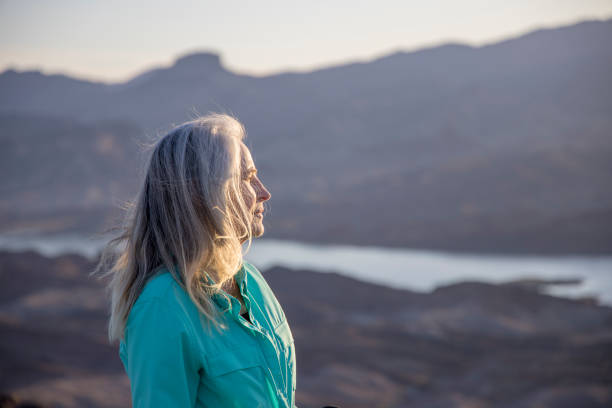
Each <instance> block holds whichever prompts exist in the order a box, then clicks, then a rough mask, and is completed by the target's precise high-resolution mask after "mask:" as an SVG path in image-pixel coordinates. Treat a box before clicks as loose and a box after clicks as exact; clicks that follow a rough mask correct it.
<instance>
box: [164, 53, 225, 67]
mask: <svg viewBox="0 0 612 408" xmlns="http://www.w3.org/2000/svg"><path fill="white" fill-rule="evenodd" d="M174 68H178V69H181V70H182V69H185V70H189V71H207V72H210V71H214V70H223V67H222V66H221V58H220V57H219V54H216V53H212V52H198V53H193V54H188V55H184V56H182V57H180V58H178V59H177V60H176V62H175V63H174Z"/></svg>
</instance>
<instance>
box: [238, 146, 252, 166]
mask: <svg viewBox="0 0 612 408" xmlns="http://www.w3.org/2000/svg"><path fill="white" fill-rule="evenodd" d="M240 158H241V159H240V164H241V167H242V170H243V171H247V170H249V169H250V168H254V167H255V163H253V157H252V156H251V152H250V151H249V148H248V147H246V145H245V144H244V143H240Z"/></svg>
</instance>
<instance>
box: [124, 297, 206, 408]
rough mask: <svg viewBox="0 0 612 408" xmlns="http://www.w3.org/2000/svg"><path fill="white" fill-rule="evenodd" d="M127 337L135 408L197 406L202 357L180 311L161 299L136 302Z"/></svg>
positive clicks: (129, 371) (129, 321)
mask: <svg viewBox="0 0 612 408" xmlns="http://www.w3.org/2000/svg"><path fill="white" fill-rule="evenodd" d="M125 340H126V351H127V373H128V377H129V378H130V387H131V391H132V407H133V408H145V407H146V408H150V407H165V408H173V407H181V408H183V407H193V406H194V405H195V400H196V393H197V388H198V384H199V367H198V365H199V363H198V361H199V359H197V358H196V355H195V350H194V348H193V347H192V346H191V344H192V339H190V335H189V330H188V328H187V326H186V325H185V324H184V323H183V320H182V319H181V316H180V315H178V313H172V311H171V309H170V308H169V306H168V305H166V304H165V303H164V302H163V301H162V300H161V299H153V300H148V301H146V302H143V303H141V304H136V305H135V306H134V308H133V310H132V311H131V312H130V319H129V320H128V324H127V327H126V337H125Z"/></svg>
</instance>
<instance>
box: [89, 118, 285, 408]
mask: <svg viewBox="0 0 612 408" xmlns="http://www.w3.org/2000/svg"><path fill="white" fill-rule="evenodd" d="M244 137H245V130H244V127H243V126H242V125H241V124H240V122H238V121H237V120H236V119H234V118H232V117H230V116H227V115H221V114H211V115H208V116H205V117H201V118H199V119H196V120H193V121H190V122H187V123H184V124H182V125H181V126H178V127H176V128H175V129H174V130H172V131H171V132H170V133H168V134H167V135H166V136H164V137H163V138H161V140H159V141H158V142H157V143H156V144H155V145H154V149H153V152H152V155H151V157H150V160H149V163H148V167H147V170H146V174H145V180H144V183H143V185H142V188H141V190H140V192H139V194H138V196H137V199H136V202H135V204H134V205H133V206H132V207H131V209H130V211H129V213H128V217H127V220H126V224H125V227H124V229H123V233H122V234H121V235H120V236H118V237H117V238H115V239H114V240H112V241H111V242H110V243H109V245H108V247H107V249H106V251H105V253H104V256H103V257H102V259H101V261H100V264H99V265H98V268H97V269H96V270H97V271H100V270H107V268H106V267H105V265H108V266H109V268H108V272H106V274H108V275H110V276H111V277H112V279H111V281H110V285H109V287H110V291H111V293H112V307H111V317H110V322H109V337H110V339H111V341H113V340H120V348H119V349H120V351H119V354H120V358H121V361H122V362H123V365H124V367H125V370H126V372H127V374H128V376H129V378H130V385H131V391H132V403H133V406H134V408H140V407H181V408H183V407H293V406H294V404H295V402H294V401H295V399H294V396H295V378H296V377H295V374H296V372H295V350H294V343H293V337H292V335H291V331H290V329H289V326H288V324H287V320H286V318H285V315H284V313H283V310H282V308H281V307H280V305H279V303H278V301H277V300H276V298H275V297H274V295H273V293H272V291H271V290H270V287H269V286H268V285H267V284H266V281H265V280H264V278H263V276H262V275H261V273H260V272H259V271H258V270H257V269H256V268H255V267H254V266H253V265H251V264H249V263H247V262H245V261H243V259H242V247H243V244H245V243H247V247H248V245H250V242H251V238H252V237H258V236H260V235H262V234H263V232H264V226H263V210H264V207H263V204H264V203H265V202H266V201H268V200H269V199H270V193H269V192H268V190H266V188H265V187H264V185H263V184H262V182H261V180H260V179H259V178H258V175H257V169H256V168H255V165H254V163H253V159H252V157H251V154H250V152H249V149H248V148H247V147H246V146H245V144H244V143H243V139H244ZM117 248H121V250H120V251H119V252H118V256H117V255H114V254H117Z"/></svg>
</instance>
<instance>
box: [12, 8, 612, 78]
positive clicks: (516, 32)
mask: <svg viewBox="0 0 612 408" xmlns="http://www.w3.org/2000/svg"><path fill="white" fill-rule="evenodd" d="M479 2H480V0H472V2H471V3H470V4H467V5H465V7H462V8H460V9H458V10H456V12H459V11H461V12H462V13H463V17H464V19H465V21H464V20H461V19H460V17H461V15H459V16H458V17H459V18H457V19H454V20H452V21H447V22H446V23H447V24H445V22H444V21H442V22H440V21H438V20H436V22H438V24H437V26H438V28H436V27H435V26H436V24H433V23H429V24H427V23H425V22H423V23H421V22H420V20H422V19H425V20H427V18H432V16H431V15H430V16H427V14H428V13H429V14H432V15H433V16H436V18H439V19H442V17H440V16H439V15H437V14H436V13H438V11H437V9H428V8H427V7H429V6H422V7H421V8H416V7H413V8H408V10H404V11H409V12H410V14H409V16H408V17H405V16H400V17H397V18H396V20H390V21H391V22H390V23H389V24H388V25H389V27H391V28H389V29H388V30H391V31H388V30H387V28H386V26H385V27H380V26H378V27H376V26H375V24H374V23H373V24H372V30H370V31H369V32H365V33H364V32H362V31H363V26H362V25H360V23H363V22H366V23H370V22H371V21H375V20H376V19H379V20H385V19H391V18H392V15H389V12H390V11H391V12H395V11H397V10H399V11H401V7H399V6H398V7H395V8H390V11H389V9H385V8H384V7H379V8H376V11H377V14H375V15H373V16H370V15H364V13H365V12H364V11H363V10H361V12H362V13H361V14H359V12H357V11H355V10H351V12H352V14H347V12H345V9H343V8H337V9H336V10H327V9H326V10H325V11H326V12H329V16H327V15H326V17H325V18H327V20H329V21H327V23H328V25H330V27H326V28H327V29H328V31H329V30H330V29H333V30H335V31H331V32H328V35H327V37H329V41H327V40H328V38H327V37H326V34H325V30H323V29H322V30H321V33H319V34H318V36H319V37H321V38H319V39H316V38H314V39H313V38H310V36H307V37H300V35H303V31H308V30H311V29H312V28H313V24H312V23H313V22H314V23H316V24H320V23H321V21H320V20H321V19H322V17H321V16H319V15H318V14H317V15H316V17H313V16H312V15H309V14H308V13H310V14H312V13H314V12H317V11H320V10H314V11H313V8H307V7H306V8H304V7H303V10H302V9H301V10H300V12H303V13H304V14H305V15H306V17H303V16H302V15H301V14H298V15H293V14H291V13H294V14H295V12H294V11H289V10H282V9H280V8H279V7H280V6H279V7H277V8H276V9H275V8H272V9H271V10H273V11H272V14H274V13H276V14H275V15H273V16H272V17H270V16H267V15H265V13H264V15H265V17H264V15H262V12H264V11H266V9H265V8H264V7H260V8H256V9H255V10H251V12H253V13H254V18H252V19H249V18H246V20H245V19H244V17H242V16H237V17H236V19H237V20H236V21H237V23H242V24H237V25H239V26H240V30H233V29H232V27H229V28H228V27H226V26H228V24H223V23H219V22H218V21H212V22H207V23H206V24H210V26H211V27H212V28H211V27H208V26H206V25H205V24H203V27H196V28H197V30H196V31H193V28H192V27H185V24H183V27H179V28H182V30H177V31H180V33H179V34H180V35H183V37H185V36H186V37H188V38H187V39H188V40H185V38H182V37H181V38H178V39H175V38H166V37H164V36H163V35H162V37H159V36H158V38H157V42H156V37H155V36H154V35H152V34H151V33H147V35H149V34H151V38H149V37H146V38H145V39H146V40H147V41H146V42H143V43H142V44H143V45H144V46H145V47H144V48H145V50H144V51H142V50H140V49H139V47H136V46H135V45H137V44H128V45H125V46H123V45H122V43H123V42H127V43H129V42H134V41H135V42H136V43H138V42H139V41H141V42H142V41H143V39H142V38H135V39H132V38H130V35H133V36H135V37H138V36H139V35H140V36H142V35H143V34H142V33H140V32H139V31H138V27H137V26H134V27H132V26H130V27H129V29H130V30H131V31H128V32H125V30H124V31H122V30H121V29H117V33H106V32H104V33H102V32H100V33H96V30H95V29H91V30H90V29H89V26H86V25H87V21H83V22H81V24H82V27H81V28H82V30H81V33H80V34H83V37H85V38H83V39H79V40H74V41H76V43H74V44H76V45H74V44H73V45H70V44H69V40H70V41H72V37H78V36H74V35H73V34H72V33H63V34H62V33H61V32H59V34H58V33H57V32H55V31H53V30H56V31H57V30H59V28H64V27H63V26H62V24H64V25H65V24H67V23H68V22H71V23H75V21H74V19H76V18H77V17H79V12H80V11H79V10H76V11H74V10H73V9H78V7H77V6H78V5H79V4H77V5H76V6H75V5H73V6H74V7H73V8H72V9H69V11H70V12H71V13H72V14H74V15H71V16H69V17H68V20H67V21H62V18H63V19H64V20H66V17H65V16H63V15H62V16H60V14H61V13H62V12H66V11H67V10H68V9H67V6H68V5H69V4H70V3H71V2H70V1H66V2H63V3H62V4H60V5H56V4H51V3H49V4H47V3H45V2H43V3H41V4H42V7H39V9H40V10H39V9H36V10H34V9H33V8H32V7H31V6H30V5H23V6H22V5H21V4H20V3H14V2H3V3H1V4H0V10H2V11H3V13H2V14H3V15H4V18H5V19H6V20H10V21H8V24H4V28H0V34H2V35H0V50H1V51H2V52H0V72H6V71H8V70H14V71H17V72H31V71H38V72H41V73H43V74H45V75H64V76H67V77H70V78H74V79H79V80H84V81H91V82H99V83H106V84H113V83H124V82H127V81H129V80H130V79H133V78H135V77H136V76H138V75H140V74H142V73H144V72H147V71H150V70H151V69H155V68H166V67H170V66H172V65H173V63H174V62H175V61H176V60H177V59H178V58H180V57H182V56H186V55H191V54H195V53H200V52H209V53H214V54H217V55H219V56H220V59H221V63H222V66H223V67H224V68H225V69H226V70H227V71H230V72H233V73H235V74H239V75H247V76H253V77H267V76H272V75H278V74H284V73H308V72H313V71H317V70H321V69H326V68H331V67H336V66H342V65H347V64H353V63H367V62H371V61H374V60H377V59H379V58H383V57H386V56H389V55H392V54H394V53H398V52H402V53H412V52H417V51H420V50H423V49H429V48H436V47H439V46H443V45H447V44H461V45H465V46H469V47H475V48H479V47H482V46H487V45H491V44H495V43H499V42H503V41H507V40H512V39H515V38H519V37H521V36H524V35H526V34H528V33H531V32H534V31H538V30H546V29H555V28H560V27H566V26H571V25H575V24H579V23H582V22H586V21H607V20H609V19H611V18H612V3H611V4H607V2H603V1H600V0H592V1H590V2H589V3H588V4H581V5H580V7H577V6H576V5H575V4H572V2H565V3H563V2H561V3H560V2H554V3H555V4H554V5H553V4H551V5H538V6H531V5H529V4H528V3H520V4H518V3H517V4H513V5H512V6H505V7H501V6H500V7H497V8H496V7H492V6H490V5H488V9H487V7H484V9H485V10H484V11H483V10H481V9H483V7H482V4H480V3H479ZM103 4H104V5H101V3H96V4H94V5H93V6H94V7H97V8H98V12H106V13H109V12H110V13H111V15H106V16H104V15H102V16H101V17H100V16H96V17H94V20H92V21H89V23H90V25H91V24H93V23H96V24H102V26H104V28H105V29H106V26H105V25H104V24H105V23H104V20H105V18H107V19H110V21H111V22H112V23H117V22H121V21H120V18H119V17H117V15H116V8H112V7H106V3H103ZM504 4H505V3H504ZM131 5H132V4H131ZM49 6H53V7H49ZM132 6H133V5H132ZM155 6H159V4H156V5H155ZM196 6H198V5H195V6H193V7H192V8H193V9H194V10H195V9H196V8H197V7H196ZM20 7H21V9H20ZM28 7H30V10H24V9H27V8H28ZM212 7H223V6H212ZM312 7H315V6H312ZM364 7H365V6H364ZM445 7H446V8H447V9H450V8H452V7H454V5H445ZM157 8H159V7H157ZM7 9H8V10H7ZM84 10H85V9H84ZM206 10H208V9H206ZM279 10H280V11H279ZM7 11H8V13H7ZM124 11H125V16H124V15H121V18H123V19H124V20H125V21H129V22H130V23H132V21H130V13H141V12H142V10H141V9H140V8H138V7H136V8H134V9H133V10H130V9H127V10H124ZM161 11H165V12H167V13H171V12H174V11H175V9H172V10H167V9H164V10H161ZM215 11H217V12H219V13H218V14H221V15H222V14H223V13H228V12H229V11H227V10H212V12H211V13H213V14H214V12H215ZM370 11H371V10H370ZM83 12H84V11H83ZM88 12H89V11H88ZM157 12H160V10H157ZM11 13H12V14H13V15H11ZM20 13H21V14H20ZM31 13H34V14H33V15H30V14H31ZM37 13H38V14H37ZM45 13H51V14H53V13H55V14H56V17H57V18H55V19H53V18H47V14H45ZM334 13H335V14H334ZM385 13H386V14H385ZM194 14H197V13H196V12H195V11H194ZM366 14H367V13H366ZM397 14H401V13H399V12H398V13H397ZM451 14H452V13H451ZM338 16H341V17H343V18H345V19H346V17H351V18H353V19H354V20H355V21H356V22H349V21H348V20H347V21H345V24H344V25H341V26H338V24H337V21H336V20H334V19H335V18H337V17H338ZM11 17H12V18H11ZM25 17H28V18H31V17H32V21H31V22H30V21H28V23H26V24H20V22H21V21H20V20H23V19H24V18H25ZM51 17H53V16H52V15H51ZM80 17H81V18H84V19H85V17H84V16H80ZM87 17H91V16H89V14H88V15H87ZM148 17H149V18H148V19H141V20H142V21H140V20H138V21H137V22H136V23H134V24H138V23H140V24H145V23H148V24H149V25H152V26H155V18H158V19H159V18H161V17H160V16H159V15H153V14H151V16H148ZM164 17H165V16H164ZM171 17H172V16H171ZM181 17H182V18H190V17H191V16H184V15H181ZM232 17H235V16H232ZM273 17H274V18H273ZM302 17H303V18H304V19H306V20H308V18H311V19H312V21H310V23H309V22H305V23H302V26H301V28H302V30H298V29H297V28H300V27H296V26H294V25H291V24H297V23H296V22H295V21H293V20H292V18H293V19H294V20H297V21H298V22H299V19H300V18H302ZM409 17H410V18H412V20H410V19H409ZM241 18H242V19H243V20H244V21H241V20H240V19H241ZM258 18H259V20H258ZM265 18H271V19H272V20H271V21H273V22H275V23H276V26H278V27H279V30H280V31H279V33H280V34H282V27H283V25H285V26H287V25H291V27H289V28H290V29H291V30H290V31H288V32H286V34H287V35H286V36H287V38H286V39H285V38H280V37H281V36H280V35H278V36H270V35H269V34H270V33H269V32H268V31H266V32H265V33H264V34H262V33H261V32H260V31H257V32H253V35H252V36H253V39H251V37H249V41H244V35H245V33H247V32H248V33H249V36H251V34H252V33H251V31H250V30H249V24H251V25H252V24H262V25H265V24H266V20H265ZM275 18H276V19H275ZM398 18H399V20H398ZM496 18H497V19H499V18H503V19H504V23H505V24H496ZM37 19H39V20H40V19H43V20H44V22H45V24H51V25H50V26H49V25H48V26H46V28H47V29H48V30H50V31H51V32H52V34H51V35H50V37H55V38H51V39H46V38H43V37H42V36H41V35H42V34H44V33H43V31H44V28H45V27H42V28H41V27H40V26H39V25H36V23H37V21H38V20H37ZM70 19H72V20H70ZM360 19H361V20H363V21H360ZM47 20H49V21H47ZM323 20H325V19H324V18H323ZM506 20H507V21H509V22H508V23H506ZM122 21H123V20H122ZM143 21H144V23H143ZM163 21H164V23H167V22H166V20H163ZM394 22H395V25H394V24H393V23H394ZM28 24H30V25H34V28H35V29H34V30H31V29H30V30H28ZM53 24H55V26H53ZM117 24H118V23H117ZM215 24H217V25H219V26H218V27H216V26H215ZM411 24H413V25H411ZM419 24H421V25H419ZM423 24H424V25H423ZM128 25H129V24H128ZM406 26H410V28H409V29H406ZM432 26H434V27H432ZM58 27H59V28H58ZM338 27H340V28H342V29H343V30H344V31H346V32H344V31H343V32H342V33H341V34H339V35H338V34H333V33H335V32H336V31H338V30H337V29H338ZM149 28H151V27H149ZM189 28H191V29H192V31H191V32H190V31H189V30H188V29H189ZM323 28H325V27H323ZM217 29H218V30H217ZM224 29H225V30H228V29H229V30H230V32H231V33H232V35H234V36H238V38H233V37H227V34H228V33H227V32H224V31H223V30H224ZM285 29H287V27H285ZM317 29H318V26H317ZM373 29H376V30H373ZM75 30H76V32H77V33H79V27H76V28H75ZM186 30H187V31H186ZM206 30H208V31H210V33H207V32H205V31H206ZM385 30H387V31H385ZM20 31H21V33H20ZM217 31H219V33H217ZM270 31H273V30H270ZM340 31H342V30H340ZM383 31H384V32H383ZM92 33H93V34H92ZM211 33H212V34H214V35H211ZM309 34H313V33H309ZM383 34H384V35H383ZM390 34H393V35H391V36H390ZM62 35H63V36H64V37H65V38H62ZM113 35H114V36H115V37H116V38H115V41H119V42H120V43H121V45H116V46H113V45H112V44H110V43H112V41H110V40H105V39H104V38H103V37H105V36H111V37H112V36H113ZM177 35H178V34H177ZM215 35H216V36H217V37H218V38H217V39H215V38H212V37H214V36H215ZM258 35H259V36H261V35H263V36H264V37H263V39H261V38H258V37H257V36H258ZM266 35H268V37H266ZM334 35H336V37H338V38H336V37H334ZM385 35H386V37H385ZM292 36H293V37H295V38H291V37H292ZM30 37H32V38H30ZM38 37H41V38H38ZM57 37H60V38H61V39H62V40H63V41H64V42H66V45H65V44H64V43H62V45H61V46H59V48H58V45H57V44H58V42H56V41H55V40H57V39H58V38H57ZM191 37H202V38H191ZM209 37H211V38H209ZM314 37H316V35H315V36H314ZM360 37H363V38H361V39H360ZM370 37H373V39H371V38H370ZM378 37H380V38H378ZM174 40H176V41H174ZM272 40H273V41H272ZM295 40H301V41H302V43H303V44H302V45H303V47H301V46H300V45H299V44H298V45H295V44H294V41H295ZM366 40H368V41H370V43H369V44H368V43H367V41H366ZM378 40H379V41H378ZM79 41H80V43H79ZM89 41H94V42H96V43H98V45H99V48H97V49H96V50H95V51H94V52H92V51H90V50H89V49H90V45H91V44H90V43H89ZM105 41H106V42H105ZM109 41H110V43H109ZM266 41H267V42H266ZM270 41H271V43H269V42H270ZM317 41H319V43H317ZM327 42H329V43H330V44H331V45H329V46H327ZM334 42H335V43H338V44H334ZM264 43H265V47H264V46H262V45H261V44H264ZM105 44H106V45H105ZM176 44H181V45H180V46H178V47H177V46H176ZM380 44H383V45H380ZM104 46H106V48H104ZM71 47H72V48H71ZM147 47H148V49H149V50H148V51H147V50H146V48H147ZM245 50H246V51H245ZM338 50H341V52H340V53H339V52H338ZM88 52H89V54H88ZM292 53H293V54H292ZM285 54H286V55H285ZM302 54H303V55H302ZM292 56H293V58H292ZM296 56H298V57H300V58H299V60H298V59H297V58H296ZM266 57H267V59H266ZM288 60H291V61H292V63H286V61H288Z"/></svg>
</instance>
